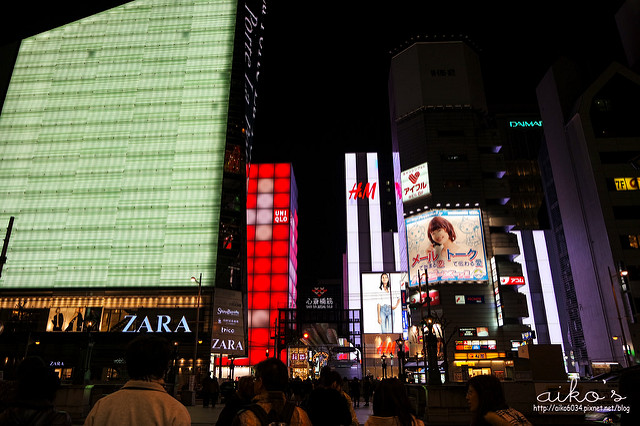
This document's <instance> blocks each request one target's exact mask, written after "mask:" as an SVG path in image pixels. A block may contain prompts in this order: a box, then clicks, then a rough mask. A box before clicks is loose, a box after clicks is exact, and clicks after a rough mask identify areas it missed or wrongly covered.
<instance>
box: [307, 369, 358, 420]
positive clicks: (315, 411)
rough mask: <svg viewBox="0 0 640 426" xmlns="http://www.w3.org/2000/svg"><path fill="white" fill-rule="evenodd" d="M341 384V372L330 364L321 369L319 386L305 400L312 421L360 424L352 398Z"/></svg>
mask: <svg viewBox="0 0 640 426" xmlns="http://www.w3.org/2000/svg"><path fill="white" fill-rule="evenodd" d="M341 384H342V377H341V376H340V374H339V373H337V372H336V371H334V370H332V369H331V368H330V367H328V366H325V367H323V368H322V370H320V377H319V379H318V383H317V386H316V387H315V389H313V390H312V391H311V393H310V394H309V397H308V398H307V400H306V402H305V410H306V411H307V414H308V415H309V419H310V420H311V423H313V424H314V425H323V426H341V425H342V426H349V425H354V424H355V425H356V426H357V425H358V418H357V417H356V414H355V411H354V410H353V407H352V406H351V403H350V401H351V399H350V398H349V397H348V396H346V394H345V393H344V391H343V390H342V386H341ZM327 407H331V409H327ZM354 419H355V423H354Z"/></svg>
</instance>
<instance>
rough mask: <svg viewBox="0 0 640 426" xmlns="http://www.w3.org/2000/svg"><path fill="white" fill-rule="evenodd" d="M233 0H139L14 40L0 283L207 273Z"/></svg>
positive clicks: (96, 282) (0, 134) (150, 282)
mask: <svg viewBox="0 0 640 426" xmlns="http://www.w3.org/2000/svg"><path fill="white" fill-rule="evenodd" d="M236 9H237V4H236V1H234V0H214V1H206V0H204V1H198V0H155V1H154V0H138V1H134V2H130V3H127V4H125V5H122V6H120V7H117V8H114V9H110V10H108V11H105V12H102V13H99V14H96V15H94V16H91V17H89V18H86V19H82V20H80V21H76V22H74V23H71V24H68V25H65V26H63V27H60V28H57V29H54V30H51V31H48V32H46V33H42V34H39V35H37V36H34V37H31V38H29V39H26V40H24V41H23V42H22V45H21V48H20V53H19V55H18V59H17V62H16V65H15V68H14V72H13V76H12V79H11V83H10V86H9V89H8V93H7V96H6V100H5V103H4V106H3V110H2V115H1V116H0V161H1V164H2V167H1V168H0V199H1V200H2V201H1V202H0V230H1V231H2V232H3V236H4V229H5V227H6V225H7V224H8V222H9V217H10V216H15V218H16V219H15V223H14V226H13V233H12V235H11V240H10V246H9V251H8V255H7V258H8V259H7V264H6V265H5V267H4V270H3V273H2V278H0V288H5V289H7V288H16V289H17V288H84V287H108V288H118V287H133V286H135V287H140V286H143V287H144V286H148V287H156V286H172V287H173V286H193V283H192V282H191V281H190V280H189V278H190V277H191V276H192V275H196V274H200V273H202V274H203V277H204V282H203V284H204V285H212V284H213V283H212V278H213V277H215V272H216V271H215V269H216V262H217V242H218V227H219V216H220V193H221V185H222V175H223V162H224V151H225V149H224V148H225V136H226V127H227V110H228V106H229V90H230V77H231V62H232V53H233V40H234V32H235V16H236V11H237V10H236Z"/></svg>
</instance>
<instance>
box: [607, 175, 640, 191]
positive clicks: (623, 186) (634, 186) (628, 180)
mask: <svg viewBox="0 0 640 426" xmlns="http://www.w3.org/2000/svg"><path fill="white" fill-rule="evenodd" d="M613 181H614V182H615V184H616V191H638V190H639V189H640V188H639V187H638V178H637V177H625V178H613Z"/></svg>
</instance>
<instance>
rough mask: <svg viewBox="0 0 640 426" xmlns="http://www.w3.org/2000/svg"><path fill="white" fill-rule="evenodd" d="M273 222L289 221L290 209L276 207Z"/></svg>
mask: <svg viewBox="0 0 640 426" xmlns="http://www.w3.org/2000/svg"><path fill="white" fill-rule="evenodd" d="M273 223H289V210H287V209H275V210H274V211H273Z"/></svg>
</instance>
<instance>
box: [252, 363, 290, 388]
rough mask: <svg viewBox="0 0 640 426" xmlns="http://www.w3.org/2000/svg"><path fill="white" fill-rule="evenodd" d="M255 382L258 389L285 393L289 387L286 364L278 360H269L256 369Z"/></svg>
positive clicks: (259, 364)
mask: <svg viewBox="0 0 640 426" xmlns="http://www.w3.org/2000/svg"><path fill="white" fill-rule="evenodd" d="M255 382H256V383H257V384H258V385H259V386H258V388H257V389H256V393H259V390H258V389H262V390H265V391H269V392H271V391H280V392H284V391H286V390H287V387H288V386H289V372H288V370H287V366H286V365H285V364H284V362H282V361H280V360H279V359H278V358H267V359H265V360H264V361H261V362H259V363H258V364H257V365H256V367H255Z"/></svg>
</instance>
